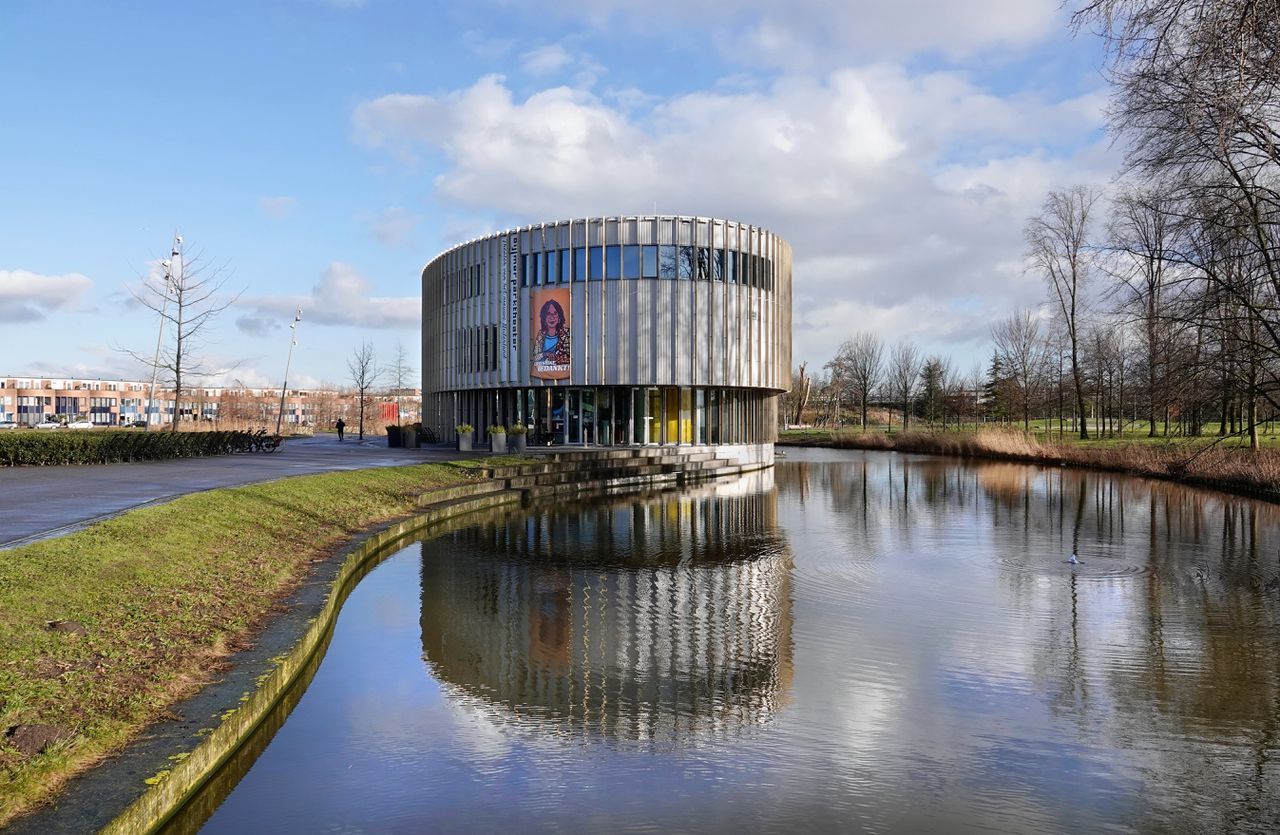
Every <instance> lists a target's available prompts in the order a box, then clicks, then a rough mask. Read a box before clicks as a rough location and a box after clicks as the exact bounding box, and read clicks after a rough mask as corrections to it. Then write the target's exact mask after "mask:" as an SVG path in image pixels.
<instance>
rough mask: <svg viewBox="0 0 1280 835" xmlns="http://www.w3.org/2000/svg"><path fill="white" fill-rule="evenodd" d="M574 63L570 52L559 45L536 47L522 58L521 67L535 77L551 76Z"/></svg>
mask: <svg viewBox="0 0 1280 835" xmlns="http://www.w3.org/2000/svg"><path fill="white" fill-rule="evenodd" d="M572 61H573V57H572V56H571V55H569V50H567V49H565V48H564V46H563V45H562V44H558V43H552V44H544V45H543V46H538V47H534V48H533V49H531V50H529V51H528V52H526V53H524V54H523V55H521V56H520V66H521V67H522V68H523V69H524V71H525V72H527V73H531V74H533V75H551V74H552V73H556V72H559V71H560V70H562V69H564V68H565V67H567V66H569V64H570V62H572Z"/></svg>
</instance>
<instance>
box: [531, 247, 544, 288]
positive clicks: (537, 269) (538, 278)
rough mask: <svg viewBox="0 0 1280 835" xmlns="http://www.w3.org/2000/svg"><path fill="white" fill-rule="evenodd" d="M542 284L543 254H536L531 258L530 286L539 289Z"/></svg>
mask: <svg viewBox="0 0 1280 835" xmlns="http://www.w3.org/2000/svg"><path fill="white" fill-rule="evenodd" d="M541 283H542V253H541V252H535V253H533V254H532V255H530V256H529V286H530V287H537V286H538V285H539V284H541Z"/></svg>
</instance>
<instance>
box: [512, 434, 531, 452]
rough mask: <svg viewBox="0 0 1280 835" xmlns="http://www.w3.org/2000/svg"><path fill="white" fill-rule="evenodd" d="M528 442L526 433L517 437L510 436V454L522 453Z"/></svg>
mask: <svg viewBox="0 0 1280 835" xmlns="http://www.w3.org/2000/svg"><path fill="white" fill-rule="evenodd" d="M528 442H529V436H528V435H527V434H526V433H524V432H521V433H520V434H519V435H512V436H511V451H512V452H524V450H525V445H526V444H527V443H528Z"/></svg>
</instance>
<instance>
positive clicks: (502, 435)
mask: <svg viewBox="0 0 1280 835" xmlns="http://www.w3.org/2000/svg"><path fill="white" fill-rule="evenodd" d="M489 451H490V452H492V453H494V454H505V453H506V451H507V433H506V432H492V433H490V435H489Z"/></svg>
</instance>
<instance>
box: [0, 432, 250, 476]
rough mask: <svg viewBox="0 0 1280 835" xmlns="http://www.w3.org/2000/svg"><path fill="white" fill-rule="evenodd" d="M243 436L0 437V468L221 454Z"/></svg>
mask: <svg viewBox="0 0 1280 835" xmlns="http://www.w3.org/2000/svg"><path fill="white" fill-rule="evenodd" d="M248 438H249V434H248V433H246V432H234V431H218V432H131V431H124V430H117V431H113V430H94V431H86V432H78V431H69V430H65V429H56V430H52V431H29V432H25V431H24V432H6V433H4V434H0V466H8V467H18V466H40V465H47V464H112V463H116V462H119V461H163V460H166V459H170V458H196V457H199V456H204V455H225V454H226V453H229V452H238V451H242V450H245V449H247V448H248V444H247V439H248Z"/></svg>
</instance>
